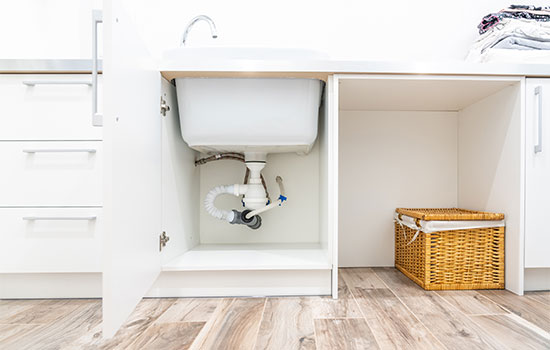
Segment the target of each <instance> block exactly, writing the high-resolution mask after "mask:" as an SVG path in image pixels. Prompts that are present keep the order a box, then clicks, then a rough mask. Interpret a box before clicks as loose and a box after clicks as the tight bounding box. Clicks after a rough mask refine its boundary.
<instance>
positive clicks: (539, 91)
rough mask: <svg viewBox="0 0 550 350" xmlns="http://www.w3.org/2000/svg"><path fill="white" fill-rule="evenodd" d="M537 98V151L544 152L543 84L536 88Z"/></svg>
mask: <svg viewBox="0 0 550 350" xmlns="http://www.w3.org/2000/svg"><path fill="white" fill-rule="evenodd" d="M535 98H536V99H537V100H538V103H537V104H536V108H537V144H536V145H535V153H540V152H542V86H537V87H536V88H535Z"/></svg>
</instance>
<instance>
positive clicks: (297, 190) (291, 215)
mask: <svg viewBox="0 0 550 350" xmlns="http://www.w3.org/2000/svg"><path fill="white" fill-rule="evenodd" d="M245 169H246V167H245V165H244V164H243V163H241V162H235V161H229V160H225V161H219V162H212V163H207V164H204V165H201V166H200V196H199V203H197V206H199V207H200V241H201V243H203V244H209V243H210V244H216V243H218V244H220V243H229V244H230V243H238V244H239V243H318V242H319V241H320V237H319V142H318V141H317V142H316V144H315V146H314V147H313V149H312V150H311V152H310V153H309V154H308V155H305V156H300V155H296V154H294V153H279V154H269V155H268V156H267V164H266V167H265V168H264V170H263V171H262V174H263V175H264V177H265V180H266V182H267V187H268V190H269V194H270V196H271V200H276V199H277V198H278V197H279V186H278V185H277V183H276V182H275V177H276V176H278V175H279V176H281V177H282V178H283V182H284V186H285V191H286V196H287V197H288V200H287V201H286V202H285V204H284V205H283V206H282V207H281V208H278V207H277V208H274V209H272V210H270V211H268V212H265V213H263V214H261V215H260V216H261V217H262V227H261V228H259V229H257V230H251V229H249V228H248V227H246V226H243V225H228V224H227V222H225V221H221V220H218V219H216V218H214V217H212V216H210V215H209V214H208V213H207V212H206V210H205V209H204V206H203V201H204V198H205V197H206V194H207V193H208V191H210V190H211V189H212V188H214V187H215V186H219V185H230V184H234V183H243V179H244V172H245ZM216 206H217V207H219V208H224V209H229V210H230V209H237V210H243V209H244V208H243V207H242V205H241V201H240V198H238V197H234V196H231V195H225V196H220V197H219V198H218V199H217V200H216Z"/></svg>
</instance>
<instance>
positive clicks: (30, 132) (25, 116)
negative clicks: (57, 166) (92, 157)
mask: <svg viewBox="0 0 550 350" xmlns="http://www.w3.org/2000/svg"><path fill="white" fill-rule="evenodd" d="M91 81H92V77H91V75H90V74H34V75H32V74H3V75H0V140H101V138H102V129H101V128H97V127H93V126H92V87H91V85H89V84H88V83H90V84H91ZM99 81H100V85H101V77H100V79H99Z"/></svg>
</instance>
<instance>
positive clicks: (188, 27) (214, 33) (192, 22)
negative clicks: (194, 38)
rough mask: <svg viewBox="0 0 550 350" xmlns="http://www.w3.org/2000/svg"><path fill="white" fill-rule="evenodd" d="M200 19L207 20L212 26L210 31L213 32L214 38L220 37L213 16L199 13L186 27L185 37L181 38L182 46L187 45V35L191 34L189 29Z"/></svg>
mask: <svg viewBox="0 0 550 350" xmlns="http://www.w3.org/2000/svg"><path fill="white" fill-rule="evenodd" d="M198 21H205V22H206V23H208V25H209V26H210V33H212V38H214V39H216V38H217V37H218V32H217V31H216V25H215V24H214V21H213V20H212V18H210V17H208V16H205V15H199V16H197V17H195V18H193V19H192V20H191V22H189V24H188V25H187V27H186V28H185V32H184V33H183V38H182V39H181V46H185V42H186V41H187V35H189V31H190V30H191V28H192V27H193V25H194V24H195V23H197V22H198Z"/></svg>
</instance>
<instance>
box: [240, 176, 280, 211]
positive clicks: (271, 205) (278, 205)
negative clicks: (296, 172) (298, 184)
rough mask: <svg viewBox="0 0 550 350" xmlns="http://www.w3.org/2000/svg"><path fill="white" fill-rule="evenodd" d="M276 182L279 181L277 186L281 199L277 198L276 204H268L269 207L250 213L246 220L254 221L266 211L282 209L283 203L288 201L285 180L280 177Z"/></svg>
mask: <svg viewBox="0 0 550 350" xmlns="http://www.w3.org/2000/svg"><path fill="white" fill-rule="evenodd" d="M275 181H277V184H278V185H279V190H280V195H279V198H277V200H276V201H275V202H273V203H271V204H268V205H266V206H265V207H263V208H260V209H256V210H253V211H251V212H249V213H246V215H245V218H246V219H247V220H250V219H252V218H253V217H255V216H256V215H258V214H261V213H263V212H265V211H268V210H270V209H273V208H275V207H280V206H282V205H283V202H284V201H286V199H287V198H286V196H285V187H284V185H283V178H282V177H280V176H277V177H276V178H275Z"/></svg>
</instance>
